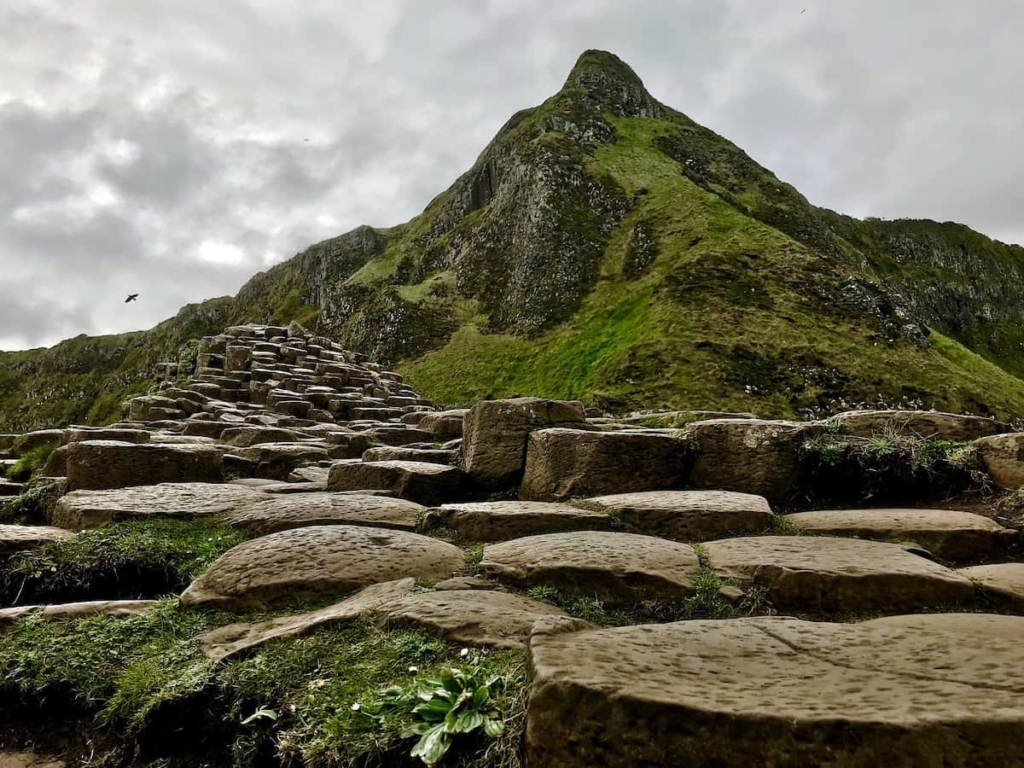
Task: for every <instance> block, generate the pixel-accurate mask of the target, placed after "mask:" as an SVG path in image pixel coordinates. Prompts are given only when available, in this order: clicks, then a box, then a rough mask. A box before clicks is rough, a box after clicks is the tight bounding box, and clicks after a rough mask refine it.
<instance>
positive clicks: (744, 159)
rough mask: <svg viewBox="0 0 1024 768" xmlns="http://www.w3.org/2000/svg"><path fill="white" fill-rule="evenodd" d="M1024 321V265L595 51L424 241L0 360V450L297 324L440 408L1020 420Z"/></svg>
mask: <svg viewBox="0 0 1024 768" xmlns="http://www.w3.org/2000/svg"><path fill="white" fill-rule="evenodd" d="M1022 308H1024V249H1021V248H1019V247H1016V246H1009V245H1005V244H1002V243H999V242H996V241H993V240H990V239H988V238H986V237H984V236H982V235H980V234H978V233H976V232H973V231H971V230H970V229H968V228H967V227H964V226H961V225H957V224H953V223H941V224H940V223H936V222H931V221H875V220H871V221H858V220H856V219H852V218H850V217H847V216H842V215H840V214H837V213H834V212H832V211H828V210H825V209H821V208H817V207H815V206H814V205H812V204H811V203H809V202H808V201H807V200H806V199H805V198H804V197H803V196H801V195H800V193H799V192H798V191H797V190H795V189H793V188H792V187H790V186H789V185H787V184H785V183H784V182H782V181H780V180H779V179H777V178H776V177H775V176H774V174H772V173H771V172H770V171H769V170H767V169H765V168H763V167H762V166H760V165H758V164H757V163H756V162H755V161H754V160H753V159H751V158H750V157H748V156H747V155H746V154H745V153H744V152H743V151H742V150H741V149H739V148H738V147H736V146H735V145H734V144H732V143H730V142H729V141H728V140H726V139H725V138H723V137H721V136H718V135H716V134H715V133H713V132H712V131H711V130H708V129H707V128H705V127H703V126H700V125H698V124H696V123H695V122H693V121H692V120H690V119H689V118H688V117H686V116H685V115H684V114H682V113H681V112H678V111H676V110H674V109H672V108H670V107H668V106H666V105H664V104H662V103H660V102H659V101H657V100H656V99H655V98H654V97H653V96H652V95H651V94H649V93H648V92H647V90H646V89H645V88H644V86H643V83H642V82H641V81H640V79H639V77H638V76H637V75H636V73H634V72H633V71H632V70H631V69H630V68H629V67H628V66H627V65H626V64H625V63H623V62H622V61H620V60H619V59H618V58H616V57H615V56H613V55H612V54H609V53H604V52H600V51H588V52H586V53H584V54H583V55H582V56H581V57H580V59H579V61H578V62H577V64H576V66H575V67H574V68H573V70H572V72H571V73H570V74H569V77H568V78H567V79H566V81H565V84H564V86H563V87H562V88H561V90H559V92H558V93H556V94H555V95H554V96H552V97H551V98H550V99H548V100H547V101H545V102H544V103H543V104H541V105H540V106H538V107H534V108H532V109H526V110H523V111H521V112H518V113H516V114H515V115H514V116H513V117H512V118H511V119H510V120H509V121H508V122H507V123H506V124H505V125H504V126H503V127H502V129H501V130H500V131H499V133H498V135H497V136H496V137H495V138H494V140H493V141H491V143H490V144H489V145H488V146H487V147H485V148H484V150H483V152H482V153H481V154H480V156H479V158H478V159H477V161H476V163H475V164H474V165H473V167H472V168H470V169H469V170H468V171H467V172H466V173H465V174H463V175H462V176H461V177H460V178H459V179H458V180H456V181H455V183H454V184H453V185H452V186H451V187H449V188H448V189H447V190H446V191H444V192H442V193H441V194H440V195H438V196H437V197H436V198H435V199H434V200H433V201H432V202H431V203H430V204H429V205H428V206H427V208H426V209H425V210H424V212H423V213H422V214H421V215H420V216H418V217H416V218H415V219H413V220H412V221H410V222H408V223H406V224H402V225H399V226H396V227H391V228H388V229H374V228H371V227H366V226H364V227H359V228H358V229H355V230H353V231H352V232H349V233H346V234H343V235H340V236H339V237H336V238H332V239H330V240H327V241H324V242H322V243H318V244H316V245H313V246H311V247H310V248H308V249H307V250H306V251H304V252H302V253H300V254H298V255H296V256H295V257H294V258H293V259H291V260H289V261H287V262H284V263H282V264H279V265H277V266H275V267H273V268H272V269H270V270H268V271H267V272H265V273H261V274H258V275H256V276H255V277H253V278H252V280H250V281H249V282H248V283H247V284H246V285H245V286H243V288H242V289H241V290H240V291H239V293H238V295H237V296H236V297H234V298H222V299H216V300H213V301H208V302H205V303H203V304H201V305H191V306H188V307H186V308H184V309H183V310H182V311H181V312H180V313H179V314H178V316H177V317H175V318H173V319H171V320H168V321H166V322H164V323H161V324H160V325H159V326H157V327H156V328H154V329H153V330H151V331H146V332H143V333H136V334H123V335H120V336H114V337H100V338H88V337H79V338H76V339H71V340H69V341H66V342H63V343H62V344H60V345H58V346H57V347H54V348H53V349H51V350H33V351H28V352H22V353H6V354H3V353H0V429H4V428H6V429H17V430H18V431H25V430H28V429H33V428H37V427H40V426H44V425H49V424H53V423H70V422H73V421H81V420H89V421H91V422H92V423H99V422H106V421H111V420H114V419H116V418H117V409H118V404H119V403H120V401H121V399H123V397H124V396H125V395H126V394H137V393H138V392H139V391H141V389H142V388H143V387H144V386H145V382H146V381H147V380H148V379H149V377H150V373H151V371H152V370H153V369H154V367H155V366H156V365H157V364H158V363H161V362H163V361H166V360H173V361H174V363H173V365H176V366H177V370H178V371H179V373H181V374H182V375H190V374H192V373H193V372H194V371H195V369H196V365H197V351H200V352H204V351H205V350H197V345H196V343H195V341H194V340H195V339H198V338H199V337H201V336H203V335H208V334H212V333H215V332H217V331H218V330H219V329H220V328H223V327H225V326H226V325H229V324H231V323H251V322H258V323H269V324H278V325H285V324H287V323H289V322H290V321H293V320H298V321H301V322H302V323H304V324H306V325H307V326H309V327H311V328H312V329H314V330H315V331H316V332H318V333H320V334H322V335H327V336H331V337H332V338H337V339H340V340H341V341H342V342H343V343H344V344H345V345H346V346H348V347H351V348H355V349H359V350H361V351H363V352H364V353H367V354H369V355H370V356H371V358H372V359H375V360H379V361H381V362H382V363H384V364H387V365H395V366H397V367H398V369H399V370H400V371H402V372H403V373H405V374H407V376H408V378H409V380H410V381H411V382H413V383H414V384H415V385H416V387H417V388H418V389H419V390H421V391H422V392H424V393H425V394H426V395H428V396H430V397H431V398H432V399H434V400H435V401H438V402H444V403H449V404H461V405H469V404H470V403H471V402H473V401H475V400H478V399H480V398H482V397H487V396H490V397H507V396H510V395H513V394H527V395H536V396H543V397H557V398H562V399H572V400H576V399H585V400H586V401H587V404H588V405H594V406H598V407H600V408H602V409H604V410H606V411H610V412H616V413H621V412H624V411H627V410H629V409H632V408H649V407H674V408H698V407H700V408H716V409H719V410H725V411H754V412H756V413H758V414H761V415H771V416H774V417H790V416H793V415H803V416H806V415H821V414H829V413H835V412H838V411H842V410H848V409H849V408H851V407H860V408H865V407H879V406H881V407H883V408H890V407H894V406H895V407H909V408H925V409H927V408H933V407H934V408H938V409H942V410H951V411H955V412H966V411H970V412H974V413H977V414H980V415H985V416H987V415H990V414H995V415H997V416H999V417H1001V418H1007V417H1009V416H1019V415H1020V414H1022V413H1024V384H1022V383H1021V380H1020V378H1019V376H1020V375H1021V374H1022V373H1024V363H1022V358H1021V356H1020V354H1019V352H1020V347H1021V344H1022V343H1024V309H1022ZM198 362H199V367H200V368H201V367H202V366H203V361H198Z"/></svg>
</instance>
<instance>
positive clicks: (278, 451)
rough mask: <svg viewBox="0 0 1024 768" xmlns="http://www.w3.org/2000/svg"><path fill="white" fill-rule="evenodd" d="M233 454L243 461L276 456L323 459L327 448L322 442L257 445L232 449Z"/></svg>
mask: <svg viewBox="0 0 1024 768" xmlns="http://www.w3.org/2000/svg"><path fill="white" fill-rule="evenodd" d="M231 453H232V454H234V455H235V456H241V457H242V458H243V459H253V460H262V459H268V458H273V457H274V456H298V457H303V456H309V457H310V458H315V459H322V458H326V457H327V446H326V445H325V444H323V443H320V442H296V443H257V444H256V445H250V446H246V447H244V448H236V447H232V448H231Z"/></svg>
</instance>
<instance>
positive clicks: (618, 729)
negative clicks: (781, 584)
mask: <svg viewBox="0 0 1024 768" xmlns="http://www.w3.org/2000/svg"><path fill="white" fill-rule="evenodd" d="M1022 633H1024V618H1017V617H1008V616H987V615H984V614H964V615H955V614H954V615H943V614H930V615H922V616H898V617H892V618H886V619H880V620H876V621H868V622H863V623H860V624H832V623H815V622H808V621H798V620H796V619H789V618H758V619H734V620H727V621H689V622H679V623H675V624H662V625H649V626H632V627H623V628H618V629H602V630H597V631H590V632H573V633H568V634H567V633H564V632H562V633H551V634H534V636H533V638H532V641H531V647H530V650H531V656H532V663H531V668H532V670H533V685H532V691H531V695H530V700H529V710H528V717H527V725H526V740H527V747H526V752H527V755H526V759H527V762H528V764H529V765H536V766H559V768H591V766H597V765H601V766H637V765H643V766H645V767H646V768H670V767H671V768H675V767H676V766H681V765H709V766H710V765H722V766H725V765H729V766H733V765H735V766H745V765H750V766H753V765H768V764H770V765H772V766H789V767H791V768H797V767H798V766H816V765H828V766H876V765H885V766H902V767H904V768H911V767H912V766H939V765H941V766H946V767H948V768H974V767H975V766H1002V765H1016V764H1019V763H1020V761H1021V746H1020V743H1019V739H1017V738H1016V734H1018V733H1020V732H1021V731H1022V730H1024V695H1022V694H1024V645H1022V644H1021V643H1020V642H1019V639H1020V637H1021V636H1024V635H1022Z"/></svg>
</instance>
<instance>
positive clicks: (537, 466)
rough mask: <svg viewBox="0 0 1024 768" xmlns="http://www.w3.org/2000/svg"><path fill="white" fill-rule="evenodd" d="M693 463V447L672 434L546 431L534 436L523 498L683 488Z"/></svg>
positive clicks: (561, 498) (556, 498) (528, 453)
mask: <svg viewBox="0 0 1024 768" xmlns="http://www.w3.org/2000/svg"><path fill="white" fill-rule="evenodd" d="M693 459H694V450H693V445H692V443H690V442H689V441H687V440H686V439H684V438H682V437H680V436H679V435H676V434H671V433H668V432H655V431H644V432H640V431H636V432H596V431H582V430H579V429H565V428H559V427H556V428H553V429H543V430H540V431H537V432H533V433H532V434H531V435H530V439H529V442H528V446H527V449H526V470H525V472H524V475H523V483H522V485H521V486H520V487H519V497H520V498H521V499H524V500H529V501H566V500H567V499H572V498H584V497H587V496H599V495H604V494H610V493H616V492H620V493H621V492H626V493H629V492H640V491H659V490H671V489H677V488H682V487H684V486H685V485H686V483H687V479H688V478H689V475H690V468H691V466H692V465H693Z"/></svg>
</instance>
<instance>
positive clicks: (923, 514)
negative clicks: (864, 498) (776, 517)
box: [786, 509, 1018, 560]
mask: <svg viewBox="0 0 1024 768" xmlns="http://www.w3.org/2000/svg"><path fill="white" fill-rule="evenodd" d="M786 519H787V520H788V521H790V522H791V523H794V524H795V525H797V526H799V527H800V528H801V529H803V530H805V531H807V532H809V533H817V534H828V535H830V536H856V537H858V538H861V539H875V540H879V541H895V542H913V543H914V544H918V545H920V546H922V547H924V548H925V549H927V550H928V551H929V552H931V553H932V554H933V555H935V556H936V557H940V558H942V559H944V560H970V559H972V558H976V557H983V556H985V555H989V554H991V553H992V552H994V551H997V550H999V549H1000V548H1002V547H1006V546H1009V545H1010V544H1012V543H1013V542H1014V541H1015V540H1016V539H1017V536H1018V534H1017V532H1016V531H1011V530H1009V529H1007V528H1004V527H1003V526H1001V525H999V523H997V522H995V521H994V520H990V519H989V518H987V517H982V516H981V515H974V514H971V513H969V512H959V511H956V510H951V509H830V510H825V511H820V512H800V513H797V514H794V515H787V516H786Z"/></svg>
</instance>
